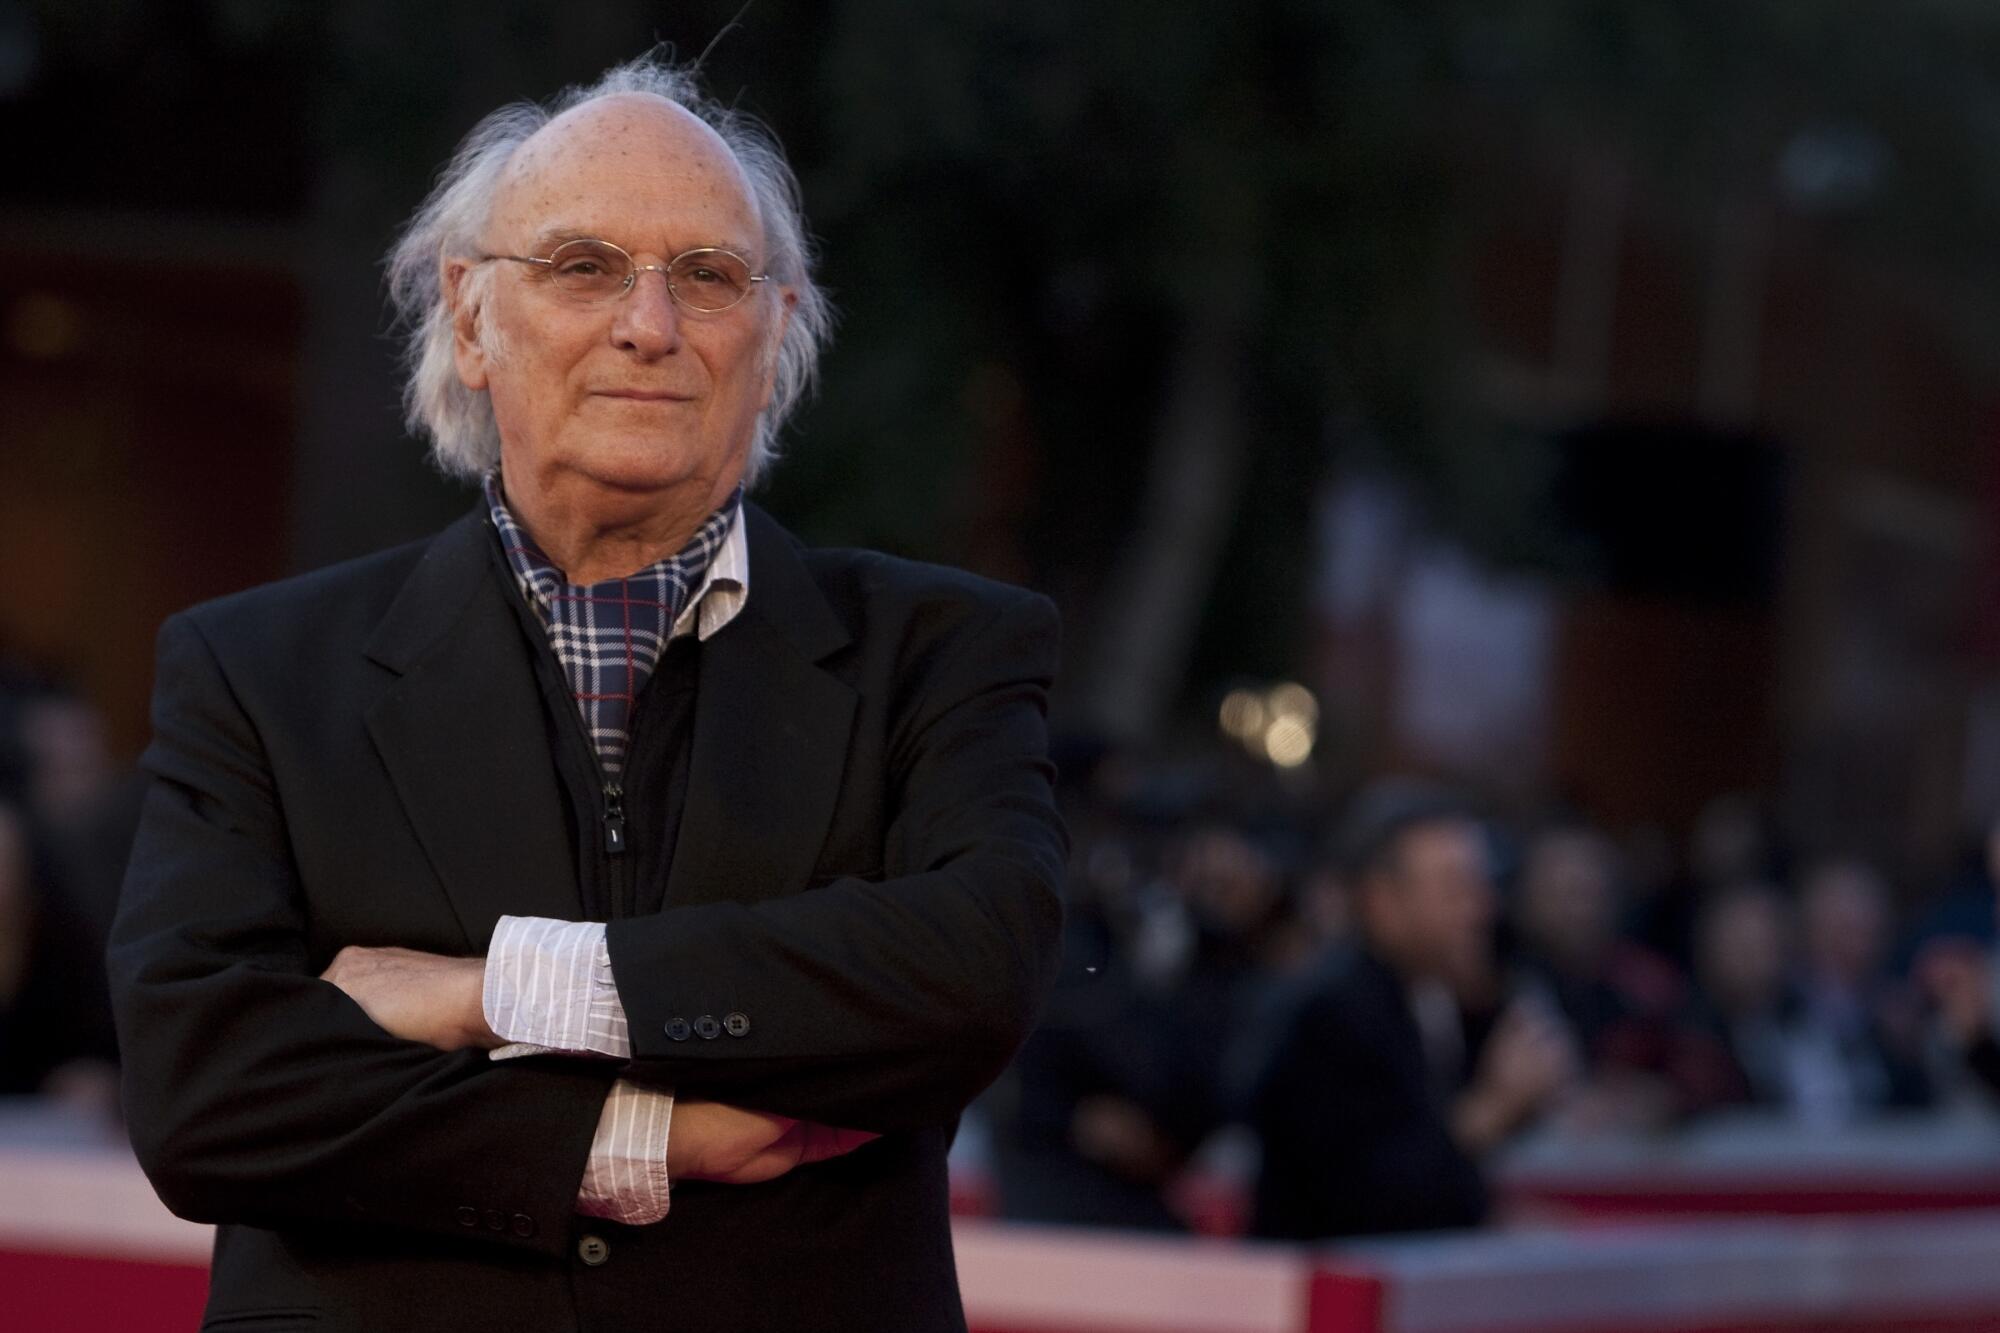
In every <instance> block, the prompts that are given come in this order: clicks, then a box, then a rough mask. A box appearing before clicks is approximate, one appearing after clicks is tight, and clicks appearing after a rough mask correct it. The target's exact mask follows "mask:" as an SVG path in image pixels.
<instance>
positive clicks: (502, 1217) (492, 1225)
mask: <svg viewBox="0 0 2000 1333" xmlns="http://www.w3.org/2000/svg"><path fill="white" fill-rule="evenodd" d="M486 1229H487V1230H488V1231H505V1230H506V1229H507V1214H505V1213H503V1212H501V1211H500V1210H499V1209H498V1208H488V1209H487V1210H486Z"/></svg>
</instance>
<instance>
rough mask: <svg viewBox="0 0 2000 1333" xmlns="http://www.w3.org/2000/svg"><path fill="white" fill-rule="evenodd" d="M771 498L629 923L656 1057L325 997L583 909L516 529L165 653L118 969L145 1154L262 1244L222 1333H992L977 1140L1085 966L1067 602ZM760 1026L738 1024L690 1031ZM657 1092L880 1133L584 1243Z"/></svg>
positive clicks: (228, 605) (627, 994) (348, 570)
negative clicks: (666, 861)
mask: <svg viewBox="0 0 2000 1333" xmlns="http://www.w3.org/2000/svg"><path fill="white" fill-rule="evenodd" d="M745 515H746V517H745V521H746V523H747V524H748V531H747V536H748V540H749V552H750V569H751V574H750V595H749V600H748V602H747V604H746V605H745V607H744V610H743V611H742V613H741V614H740V615H739V616H738V617H737V618H736V619H735V620H734V621H732V622H731V623H730V624H729V625H728V626H727V627H725V628H724V629H722V630H721V631H720V632H718V633H717V634H716V635H714V636H713V637H712V638H711V639H710V640H709V641H708V642H707V643H705V644H704V645H702V649H701V652H700V665H699V680H698V693H697V701H696V704H695V715H694V722H693V736H692V741H691V746H692V753H691V760H690V762H691V769H690V778H689V786H688V795H687V799H686V805H685V808H684V816H683V818H682V821H681V826H680V836H679V840H678V843H677V846H676V851H675V855H674V859H673V862H672V868H671V872H670V875H669V878H668V882H667V897H666V907H665V909H664V910H663V911H661V912H659V913H657V914H656V915H651V916H644V917H633V918H628V919H623V920H619V921H616V922H614V923H613V924H612V926H611V928H610V934H609V943H610V948H611V952H612V959H613V970H614V972H615V974H616V977H617V981H618V985H619V990H620V994H621V998H622V999H623V1001H624V1003H625V1006H626V1009H627V1012H628V1014H629V1016H630V1018H631V1030H632V1034H633V1041H634V1047H635V1052H636V1059H635V1061H634V1062H633V1063H632V1064H631V1065H630V1066H627V1067H623V1068H622V1069H621V1067H619V1066H617V1065H615V1064H612V1063H610V1062H603V1061H592V1060H586V1059H557V1058H542V1059H535V1060H526V1061H512V1062H506V1063H501V1064H494V1063H492V1062H490V1061H488V1060H487V1059H486V1057H485V1056H484V1054H482V1053H478V1052H459V1053H452V1054H444V1053H440V1052H437V1051H433V1050H431V1049H429V1048H427V1047H424V1046H420V1045H417V1044H414V1043H410V1042H406V1041H400V1040H397V1039H395V1038H392V1037H390V1036H389V1035H387V1034H386V1033H384V1032H383V1031H382V1030H380V1029H379V1028H377V1027H376V1026H375V1025H374V1024H373V1023H372V1022H370V1021H369V1020H368V1018H367V1017H366V1016H365V1015H364V1014H363V1013H362V1011H361V1009H360V1008H359V1007H358V1006H356V1005H355V1004H354V1003H353V1002H352V1001H350V1000H349V999H348V998H347V997H346V996H345V995H344V994H342V993H341V992H340V991H339V990H338V989H336V988H335V987H333V986H331V985H330V984H328V983H325V982H322V981H320V980H318V979H317V974H318V973H319V972H320V971H321V970H322V969H323V968H324V967H325V966H326V965H327V963H328V962H329V961H330V960H331V958H332V957H333V955H334V953H335V952H336V951H337V950H339V949H340V948H341V947H343V946H345V945H348V944H366V945H381V944H401V945H405V946H409V947H412V948H418V949H425V950H432V951H437V952H442V953H449V954H461V955H464V954H477V953H481V952H483V951H484V949H485V947H486V944H487V941H488V939H489V936H490V934H491V932H492V929H493V927H494V924H495V922H496V921H497V919H498V918H499V917H500V916H501V915H502V914H508V913H511V914H526V915H542V916H552V917H561V918H569V919H576V918H578V917H579V916H581V909H580V900H579V891H578V885H577V878H576V858H575V856H574V855H573V848H572V845H571V837H572V835H571V833H570V830H569V827H568V823H567V820H566V817H565V814H564V806H563V801H562V797H561V794H560V792H559V789H558V785H557V784H558V777H557V774H556V770H555V767H554V764H553V762H552V758H551V751H550V743H549V734H548V728H547V723H546V715H545V711H544V708H543V703H542V698H541V694H540V691H539V689H538V686H537V683H536V680H535V674H534V670H533V662H532V658H531V655H530V647H529V641H528V640H527V639H525V638H524V635H523V630H522V627H521V624H520V623H519V621H518V619H517V617H516V615H515V608H514V607H513V606H511V605H510V604H509V602H508V598H509V597H510V596H512V595H514V594H513V593H512V591H511V589H510V588H509V587H508V586H507V585H506V583H505V581H504V580H503V579H502V578H500V577H497V576H496V575H495V571H494V568H493V563H492V561H491V558H490V551H489V544H490V542H491V540H492V538H491V534H490V533H489V532H488V531H487V530H486V529H485V527H484V525H483V522H482V519H481V516H480V515H479V514H477V513H475V514H474V515H470V516H468V517H467V518H466V519H463V520H461V521H460V522H458V523H457V524H455V525H453V526H452V527H451V528H449V529H447V530H446V531H445V532H444V533H442V534H441V535H440V536H438V537H437V538H435V539H434V540H432V541H430V542H427V543H421V544H418V545H416V546H412V547H407V548H403V549H400V550H396V551H391V552H387V553H384V554H381V555H378V556H373V557H369V558H367V559H364V560H360V561H356V562H353V563H350V564H346V565H341V566H337V567H335V568H333V569H329V570H325V571H322V572H319V573H316V574H311V575H307V576H304V577H302V578H298V579H293V580H290V581H287V582H284V583H279V584H275V585H272V586H269V587H265V588H259V589H254V590H252V591H250V592H246V593H242V594H239V595H237V596H234V597H230V598H226V599H224V600H222V601H219V602H214V603H210V604H207V605H204V606H201V607H197V608H195V609H194V610H192V611H188V612H184V613H182V614H181V615H178V616H175V617H174V618H172V619H171V620H169V621H168V622H167V624H166V625H165V627H164V628H163V629H162V631H161V633H160V647H159V665H158V676H157V680H156V686H155V704H154V728H155V739H154V741H153V744H152V746H151V748H150V749H149V750H148V751H147V754H146V758H145V761H144V762H145V765H146V767H147V768H148V770H149V771H150V772H151V774H152V775H153V779H154V782H153V787H152V790H151V792H150V794H149V797H148V800H147V805H146V812H145V817H144V821H143V825H142V827H141V829H140V833H139V837H138V841H137V845H136V847H135V849H134V852H133V857H132V868H131V871H130V874H129V877H128V879H127V882H126V885H125V890H124V898H123V902H122V903H121V906H120V911H119V916H118V920H117V924H116V928H115V930H114V934H113V941H112V948H111V954H110V958H111V964H112V981H113V991H114V999H115V1003H116V1008H117V1017H118V1022H119V1030H120V1036H121V1038H122V1040H123V1042H124V1044H125V1050H126V1066H125V1068H126V1101H127V1109H128V1115H129V1119H130V1124H131V1130H132V1137H133V1142H134V1146H135V1148H136V1149H137V1151H138V1154H139V1159H140V1162H141V1163H142V1165H143V1166H144V1167H145V1169H146V1171H147V1173H148V1175H149V1176H150V1177H151V1179H152V1181H153V1183H154V1185H155V1187H156V1188H157V1189H158V1190H159V1192H160V1195H161V1197H162V1198H163V1199H164V1200H165V1201H166V1202H167V1204H168V1206H169V1207H171V1208H172V1209H174V1211H176V1212H177V1213H180V1214H182V1215H183V1216H186V1217H191V1218H195V1219H198V1220H203V1221H213V1222H219V1223H223V1224H224V1225H223V1227H222V1230H221V1232H220V1234H219V1237H218V1241H217V1247H216V1258H215V1266H214V1277H213V1285H212V1289H211V1297H210V1306H209V1312H210V1318H211V1321H215V1320H219V1319H223V1318H225V1317H227V1318H228V1319H229V1322H226V1323H222V1324H219V1325H218V1326H220V1327H226V1328H228V1329H229V1330H231V1333H247V1330H250V1329H278V1328H292V1327H298V1328H313V1329H326V1330H332V1329H341V1330H349V1329H351V1330H357V1333H359V1331H362V1330H365V1331H366V1333H382V1331H383V1330H394V1329H402V1328H410V1329H417V1328H422V1329H443V1328H467V1329H535V1330H545V1329H568V1328H588V1329H619V1328H647V1329H655V1328H657V1329H680V1328H686V1329H700V1330H704V1333H723V1331H724V1330H734V1329H742V1330H757V1331H758V1333H765V1331H768V1330H773V1329H793V1330H809V1329H829V1330H833V1329H857V1330H858V1329H867V1330H871V1331H875V1330H883V1329H891V1328H893V1329H918V1330H921V1329H955V1328H962V1327H963V1317H962V1315H961V1314H960V1312H959V1308H958V1298H957V1285H956V1278H955V1274H954V1271H953V1265H952V1257H951V1249H950V1233H949V1228H948V1224H947V1215H946V1200H947V1191H946V1178H945V1150H946V1146H947V1142H948V1139H949V1135H950V1130H951V1126H952V1125H953V1123H954V1121H955V1117H956V1115H957V1113H958V1112H959V1110H960V1109H961V1108H962V1107H964V1105H965V1104H966V1103H967V1102H968V1101H969V1100H970V1099H971V1098H972V1097H973V1096H974V1095H975V1094H976V1093H977V1092H978V1091H979V1090H980V1089H981V1088H983V1087H984V1086H985V1085H986V1084H987V1083H988V1082H989V1081H990V1080H991V1079H992V1078H993V1077H994V1076H995V1075H996V1074H997V1073H998V1072H999V1070H1000V1069H1001V1068H1002V1067H1003V1066H1004V1064H1005V1063H1006V1061H1007V1060H1008V1059H1009V1058H1010V1056H1011V1055H1012V1053H1013V1052H1014V1050H1015V1049H1016V1048H1017V1046H1018V1044H1019V1043H1020V1041H1021V1040H1022V1038H1023V1036H1024V1035H1025V1034H1026V1032H1027V1030H1028V1029H1029V1027H1030V1026H1031V1024H1032V1022H1033V1019H1034V1015H1035V1013H1036V1010H1037V1008H1038V1006H1039V1004H1040V1002H1041V999H1042V997H1043V995H1044V994H1045V992H1046V989H1047V986H1048V984H1049V981H1050V980H1051V977H1052V973H1053V970H1054V964H1055V954H1056V950H1057V944H1056V941H1057V938H1058V933H1059V925H1060V909H1059V906H1058V899H1057V884H1058V882H1059V876H1060V874H1061V870H1062V863H1063V859H1064V851H1065V844H1064V837H1063V833H1062V830H1061V826H1060V824H1059V822H1058V820H1057V818H1056V815H1055V813H1054V807H1053V803H1052V798H1051V791H1050V784H1051V779H1052V772H1051V769H1050V766H1049V764H1048V762H1047V759H1046V757H1045V756H1046V736H1045V722H1044V713H1045V691H1046V688H1047V686H1048V684H1049V680H1050V677H1051V674H1052V672H1053V670H1054V665H1055V653H1056V635H1057V629H1056V620H1055V615H1054V611H1053V608H1052V607H1051V606H1050V605H1049V603H1048V602H1047V601H1046V600H1045V599H1043V598H1040V597H1037V596H1034V595H1032V594H1028V593H1024V592H1021V591H1019V590H1017V589H1010V588H1007V587H1004V586H1002V585H999V584H995V583H991V582H988V581H985V580H982V579H978V578H975V577H972V576H970V575H966V574H961V573H957V572H955V571H949V570H944V569H938V568H934V567H930V566H923V565H917V564H913V563H910V562H907V561H900V560H895V559H892V558H889V557H886V556H881V555H876V554H872V553H866V552H857V551H811V550H806V549H803V548H801V547H800V546H799V545H798V544H797V543H796V542H795V541H794V540H793V539H792V538H791V537H790V536H789V535H788V534H787V533H785V532H784V530H783V529H781V528H780V527H779V526H778V525H777V524H776V523H774V522H773V521H772V520H771V519H770V518H769V517H767V516H766V515H764V514H763V513H762V512H761V511H759V510H757V509H756V508H754V507H749V506H746V509H745ZM724 1005H726V1006H727V1007H726V1008H724V1007H720V1006H724ZM730 1011H741V1012H743V1013H744V1014H746V1015H747V1016H748V1017H749V1018H750V1020H751V1030H750V1031H749V1032H748V1033H747V1034H746V1035H744V1036H743V1037H742V1038H741V1039H733V1038H732V1039H725V1040H722V1041H710V1040H695V1041H673V1040H670V1039H669V1038H668V1037H667V1035H666V1028H667V1025H668V1023H669V1022H670V1021H671V1020H672V1019H673V1018H675V1017H681V1016H685V1017H693V1016H698V1015H703V1014H715V1015H720V1014H723V1013H725V1012H730ZM621 1072H622V1073H624V1074H626V1075H627V1076H628V1077H636V1078H641V1079H646V1080H652V1081H657V1082H659V1083H661V1084H663V1085H669V1086H672V1087H674V1088H676V1089H677V1090H678V1091H679V1092H680V1094H681V1095H683V1096H688V1097H704V1098H713V1099H717V1100H726V1101H730V1102H734V1103H736V1104H739V1105H746V1106H753V1107H758V1108H761V1109H767V1110H771V1111H776V1112H781V1113H783V1114H786V1115H792V1116H799V1117H806V1118H810V1119H814V1120H818V1121H821V1122H824V1123H828V1124H835V1125H843V1126H851V1127H855V1128H861V1129H868V1130H874V1131H878V1132H880V1133H881V1134H882V1135H883V1137H882V1138H881V1139H880V1140H878V1141H876V1142H874V1143H871V1144H869V1145H868V1146H866V1147H864V1148H862V1149H860V1150H858V1151H856V1152H855V1153H853V1154H851V1155H850V1156H847V1157H845V1158H841V1159H838V1160H835V1161H832V1162H827V1163H823V1164H820V1165H816V1166H813V1167H809V1168H805V1169H801V1170H797V1171H794V1172H792V1173H791V1174H789V1175H787V1176H785V1177H782V1178H780V1179H778V1180H776V1181H773V1182H770V1183H768V1184H764V1185H756V1186H736V1187H732V1186H722V1185H713V1184H705V1183H703V1182H683V1183H680V1184H678V1185H677V1186H676V1187H675V1191H674V1202H673V1209H672V1212H671V1213H670V1214H669V1216H668V1217H667V1219H666V1220H665V1221H664V1222H661V1223H659V1224H657V1225H655V1226H651V1227H644V1228H626V1227H619V1226H616V1225H613V1224H610V1223H600V1222H598V1221H596V1220H595V1219H586V1218H579V1217H576V1216H574V1215H573V1213H572V1206H573V1203H574V1199H575V1195H576V1190H577V1186H578V1182H579V1181H580V1179H581V1176H582V1171H583V1166H584V1162H585V1160H586V1157H587V1155H588V1151H589V1146H590V1142H591V1137H592V1133H593V1130H594V1128H595V1126H596V1123H597V1118H598V1110H599V1107H600V1105H601V1103H602V1101H603V1099H604V1096H605V1093H606V1090H607V1089H608V1087H609V1085H610V1083H611V1081H612V1080H613V1078H614V1077H616V1076H618V1075H619V1074H620V1073H621ZM585 1235H589V1236H592V1237H595V1238H597V1239H598V1240H601V1241H604V1242H606V1243H607V1247H608V1255H609V1257H608V1259H606V1260H605V1261H604V1262H602V1263H599V1264H586V1263H584V1262H583V1261H582V1260H581V1259H580V1257H579V1246H580V1241H581V1239H582V1238H583V1237H584V1236H585ZM592 1248H593V1249H595V1247H594V1246H593V1247H592Z"/></svg>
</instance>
